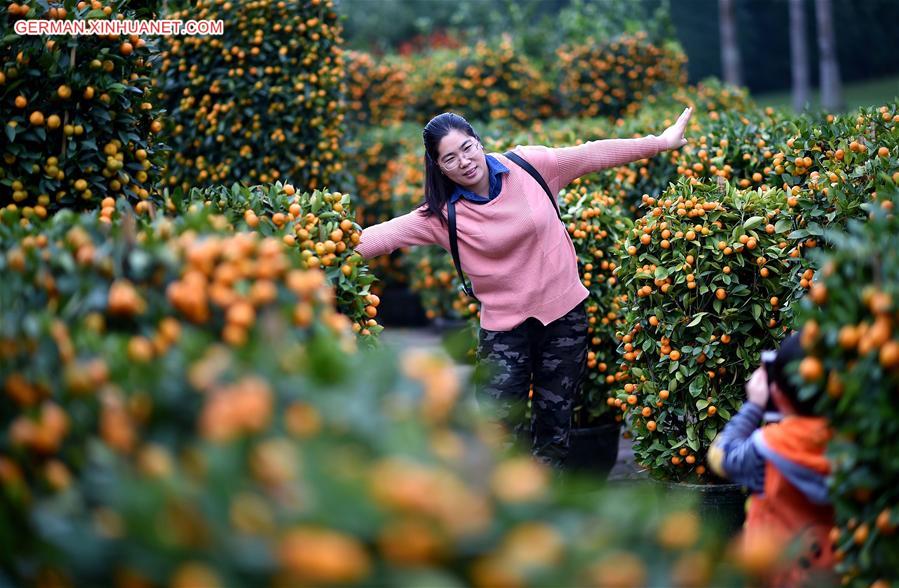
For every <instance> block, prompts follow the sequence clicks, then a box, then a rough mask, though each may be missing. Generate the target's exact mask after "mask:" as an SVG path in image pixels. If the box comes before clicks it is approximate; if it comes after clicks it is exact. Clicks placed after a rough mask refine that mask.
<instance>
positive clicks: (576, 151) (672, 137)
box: [553, 108, 693, 189]
mask: <svg viewBox="0 0 899 588" xmlns="http://www.w3.org/2000/svg"><path fill="white" fill-rule="evenodd" d="M692 112H693V111H692V109H690V108H686V109H684V111H683V113H681V115H680V116H679V117H678V119H677V121H675V123H674V124H673V125H671V126H670V127H668V128H667V129H665V130H664V131H663V132H662V134H660V135H647V136H645V137H640V138H637V139H600V140H598V141H589V142H587V143H584V144H583V145H578V146H576V147H562V148H559V149H554V150H553V151H554V152H555V153H556V156H557V158H558V162H559V188H560V189H561V188H564V187H565V186H567V185H568V184H569V183H571V181H572V180H574V179H575V178H579V177H581V176H583V175H586V174H589V173H592V172H596V171H600V170H603V169H607V168H610V167H616V166H619V165H626V164H628V163H631V162H632V161H638V160H640V159H645V158H648V157H653V156H654V155H657V154H658V153H661V152H663V151H668V150H669V149H678V148H680V147H683V146H684V145H686V144H687V140H686V139H684V130H685V129H686V126H687V122H688V121H689V120H690V116H691V114H692Z"/></svg>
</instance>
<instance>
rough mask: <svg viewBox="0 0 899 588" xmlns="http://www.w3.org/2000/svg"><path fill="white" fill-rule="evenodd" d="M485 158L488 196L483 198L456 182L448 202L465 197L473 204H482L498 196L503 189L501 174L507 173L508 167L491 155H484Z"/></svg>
mask: <svg viewBox="0 0 899 588" xmlns="http://www.w3.org/2000/svg"><path fill="white" fill-rule="evenodd" d="M486 159H487V175H488V176H489V179H490V192H489V195H488V197H487V198H484V197H483V196H480V195H478V194H475V193H474V192H471V191H469V190H466V189H465V188H463V187H462V186H460V185H458V184H456V189H455V190H454V191H453V195H452V196H450V202H456V201H457V200H459V198H465V199H466V200H468V201H469V202H474V203H475V204H484V203H485V202H490V201H491V200H493V199H494V198H496V197H497V196H499V193H500V191H501V190H502V189H503V176H502V174H507V173H509V168H507V167H506V166H504V165H503V164H502V163H500V161H499V160H498V159H496V158H495V157H493V156H492V155H488V156H486Z"/></svg>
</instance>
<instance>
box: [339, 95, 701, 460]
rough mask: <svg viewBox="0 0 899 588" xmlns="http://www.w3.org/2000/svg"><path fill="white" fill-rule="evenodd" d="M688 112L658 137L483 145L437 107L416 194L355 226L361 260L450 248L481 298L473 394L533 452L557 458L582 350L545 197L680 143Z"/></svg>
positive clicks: (569, 254) (560, 240)
mask: <svg viewBox="0 0 899 588" xmlns="http://www.w3.org/2000/svg"><path fill="white" fill-rule="evenodd" d="M690 115H691V109H689V108H687V109H686V110H684V112H683V113H682V114H681V116H680V117H679V118H678V120H677V121H676V122H675V123H674V124H673V125H671V126H670V127H668V128H667V129H666V130H665V131H664V132H663V133H662V134H661V135H658V136H656V135H648V136H646V137H642V138H639V139H605V140H600V141H590V142H587V143H584V144H582V145H578V146H576V147H562V148H549V147H542V146H528V147H523V146H518V147H516V148H515V149H513V150H512V151H511V152H507V153H506V154H501V153H491V154H487V153H485V151H484V147H483V145H482V144H481V140H480V137H479V136H478V134H477V133H475V131H474V129H472V127H471V125H470V124H468V122H467V121H466V120H465V119H464V118H462V117H461V116H459V115H457V114H453V113H449V112H447V113H443V114H441V115H438V116H436V117H434V118H433V119H431V121H430V122H429V123H428V124H427V126H425V128H424V131H423V133H422V135H423V138H424V144H425V199H424V202H423V203H422V204H421V205H419V206H418V207H417V208H416V209H415V210H413V211H411V212H409V213H408V214H405V215H402V216H399V217H396V218H393V219H390V220H388V221H386V222H383V223H379V224H376V225H373V226H370V227H367V228H365V229H364V230H363V232H362V238H361V240H360V242H359V244H358V246H357V247H356V251H357V252H358V253H359V254H360V255H362V256H363V257H365V258H371V257H375V256H378V255H383V254H386V253H390V252H392V251H394V250H395V249H398V248H400V247H407V246H410V245H439V246H440V247H442V248H443V249H445V250H447V251H450V252H451V253H453V252H454V251H453V250H455V252H454V259H455V260H456V265H457V268H458V267H460V266H461V269H462V271H464V273H465V274H466V275H467V276H468V277H469V279H470V280H471V288H469V287H468V285H467V283H466V282H464V281H463V284H464V285H465V287H466V289H467V290H468V291H469V293H470V294H472V295H474V296H476V297H477V299H478V300H479V301H480V303H481V323H480V327H481V328H480V331H479V337H478V361H479V364H481V365H483V366H486V367H489V368H491V369H490V375H489V377H488V379H487V383H486V384H485V385H483V386H480V387H479V389H478V395H477V396H478V400H479V402H481V403H482V404H486V405H487V406H488V408H489V412H488V414H490V415H491V416H492V418H493V419H494V420H496V421H498V422H501V423H503V424H504V425H506V426H507V427H508V428H509V429H511V431H512V432H513V433H514V435H515V438H516V439H517V440H519V441H524V442H526V443H527V444H528V445H530V446H532V450H533V453H534V455H535V456H537V457H538V459H541V460H542V461H545V462H548V463H550V464H552V465H555V466H557V467H558V466H561V465H563V463H564V461H565V457H566V456H567V453H568V438H569V431H570V429H571V410H572V404H573V399H574V398H575V396H576V392H577V389H578V386H579V385H580V383H581V380H582V379H583V375H584V370H585V368H586V355H587V316H586V309H585V302H584V301H585V300H586V298H587V296H588V294H589V293H588V291H587V289H586V288H585V287H584V286H583V284H581V280H580V276H579V275H578V268H577V256H576V255H575V250H574V244H573V243H572V241H571V237H570V236H569V235H568V231H567V230H566V227H565V225H564V223H562V222H560V217H559V212H558V203H557V200H556V195H557V194H558V192H559V191H560V190H561V189H562V188H564V187H565V186H566V185H568V184H569V183H570V182H571V181H572V180H574V179H575V178H578V177H580V176H583V175H586V174H589V173H591V172H595V171H599V170H602V169H605V168H609V167H614V166H619V165H624V164H627V163H630V162H632V161H636V160H639V159H644V158H647V157H652V156H654V155H656V154H657V153H660V152H662V151H665V150H668V149H677V148H679V147H681V146H683V145H685V144H686V140H685V139H684V129H685V128H686V125H687V122H688V121H689V119H690ZM528 168H530V170H529V169H528ZM548 196H549V197H548ZM453 225H455V227H454V228H455V234H456V236H457V237H456V239H451V233H452V232H453V231H451V230H450V229H451V228H453ZM452 241H456V244H455V246H454V243H453V242H452ZM532 384H533V387H534V398H533V403H532V408H533V410H532V415H533V416H532V419H531V423H526V422H525V419H524V415H525V414H526V410H527V400H528V392H529V390H530V388H531V385H532ZM526 432H527V433H528V435H527V437H526V438H525V433H526Z"/></svg>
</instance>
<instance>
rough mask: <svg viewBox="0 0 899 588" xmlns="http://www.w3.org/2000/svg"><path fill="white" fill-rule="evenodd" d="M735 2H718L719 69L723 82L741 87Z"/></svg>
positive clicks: (721, 0)
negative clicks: (719, 32)
mask: <svg viewBox="0 0 899 588" xmlns="http://www.w3.org/2000/svg"><path fill="white" fill-rule="evenodd" d="M734 2H735V0H718V27H719V28H720V29H721V69H722V70H723V72H724V81H725V82H727V83H728V84H733V85H735V86H742V85H743V72H742V67H741V65H740V47H739V45H737V23H736V19H735V18H734Z"/></svg>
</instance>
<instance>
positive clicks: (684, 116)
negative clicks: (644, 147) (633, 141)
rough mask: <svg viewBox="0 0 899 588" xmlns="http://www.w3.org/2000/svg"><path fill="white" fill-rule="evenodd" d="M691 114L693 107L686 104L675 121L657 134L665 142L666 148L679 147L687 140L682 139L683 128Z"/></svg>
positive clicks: (685, 126)
mask: <svg viewBox="0 0 899 588" xmlns="http://www.w3.org/2000/svg"><path fill="white" fill-rule="evenodd" d="M692 114H693V109H692V108H690V107H689V106H688V107H687V108H685V109H684V111H683V112H682V113H681V115H680V116H679V117H678V119H677V121H675V123H674V124H673V125H671V126H670V127H668V128H667V129H665V130H664V132H662V134H661V135H659V138H660V139H662V141H664V142H665V149H666V150H668V149H680V148H681V147H683V146H684V145H686V144H687V140H686V139H684V130H685V129H686V128H687V122H689V120H690V115H692Z"/></svg>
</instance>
